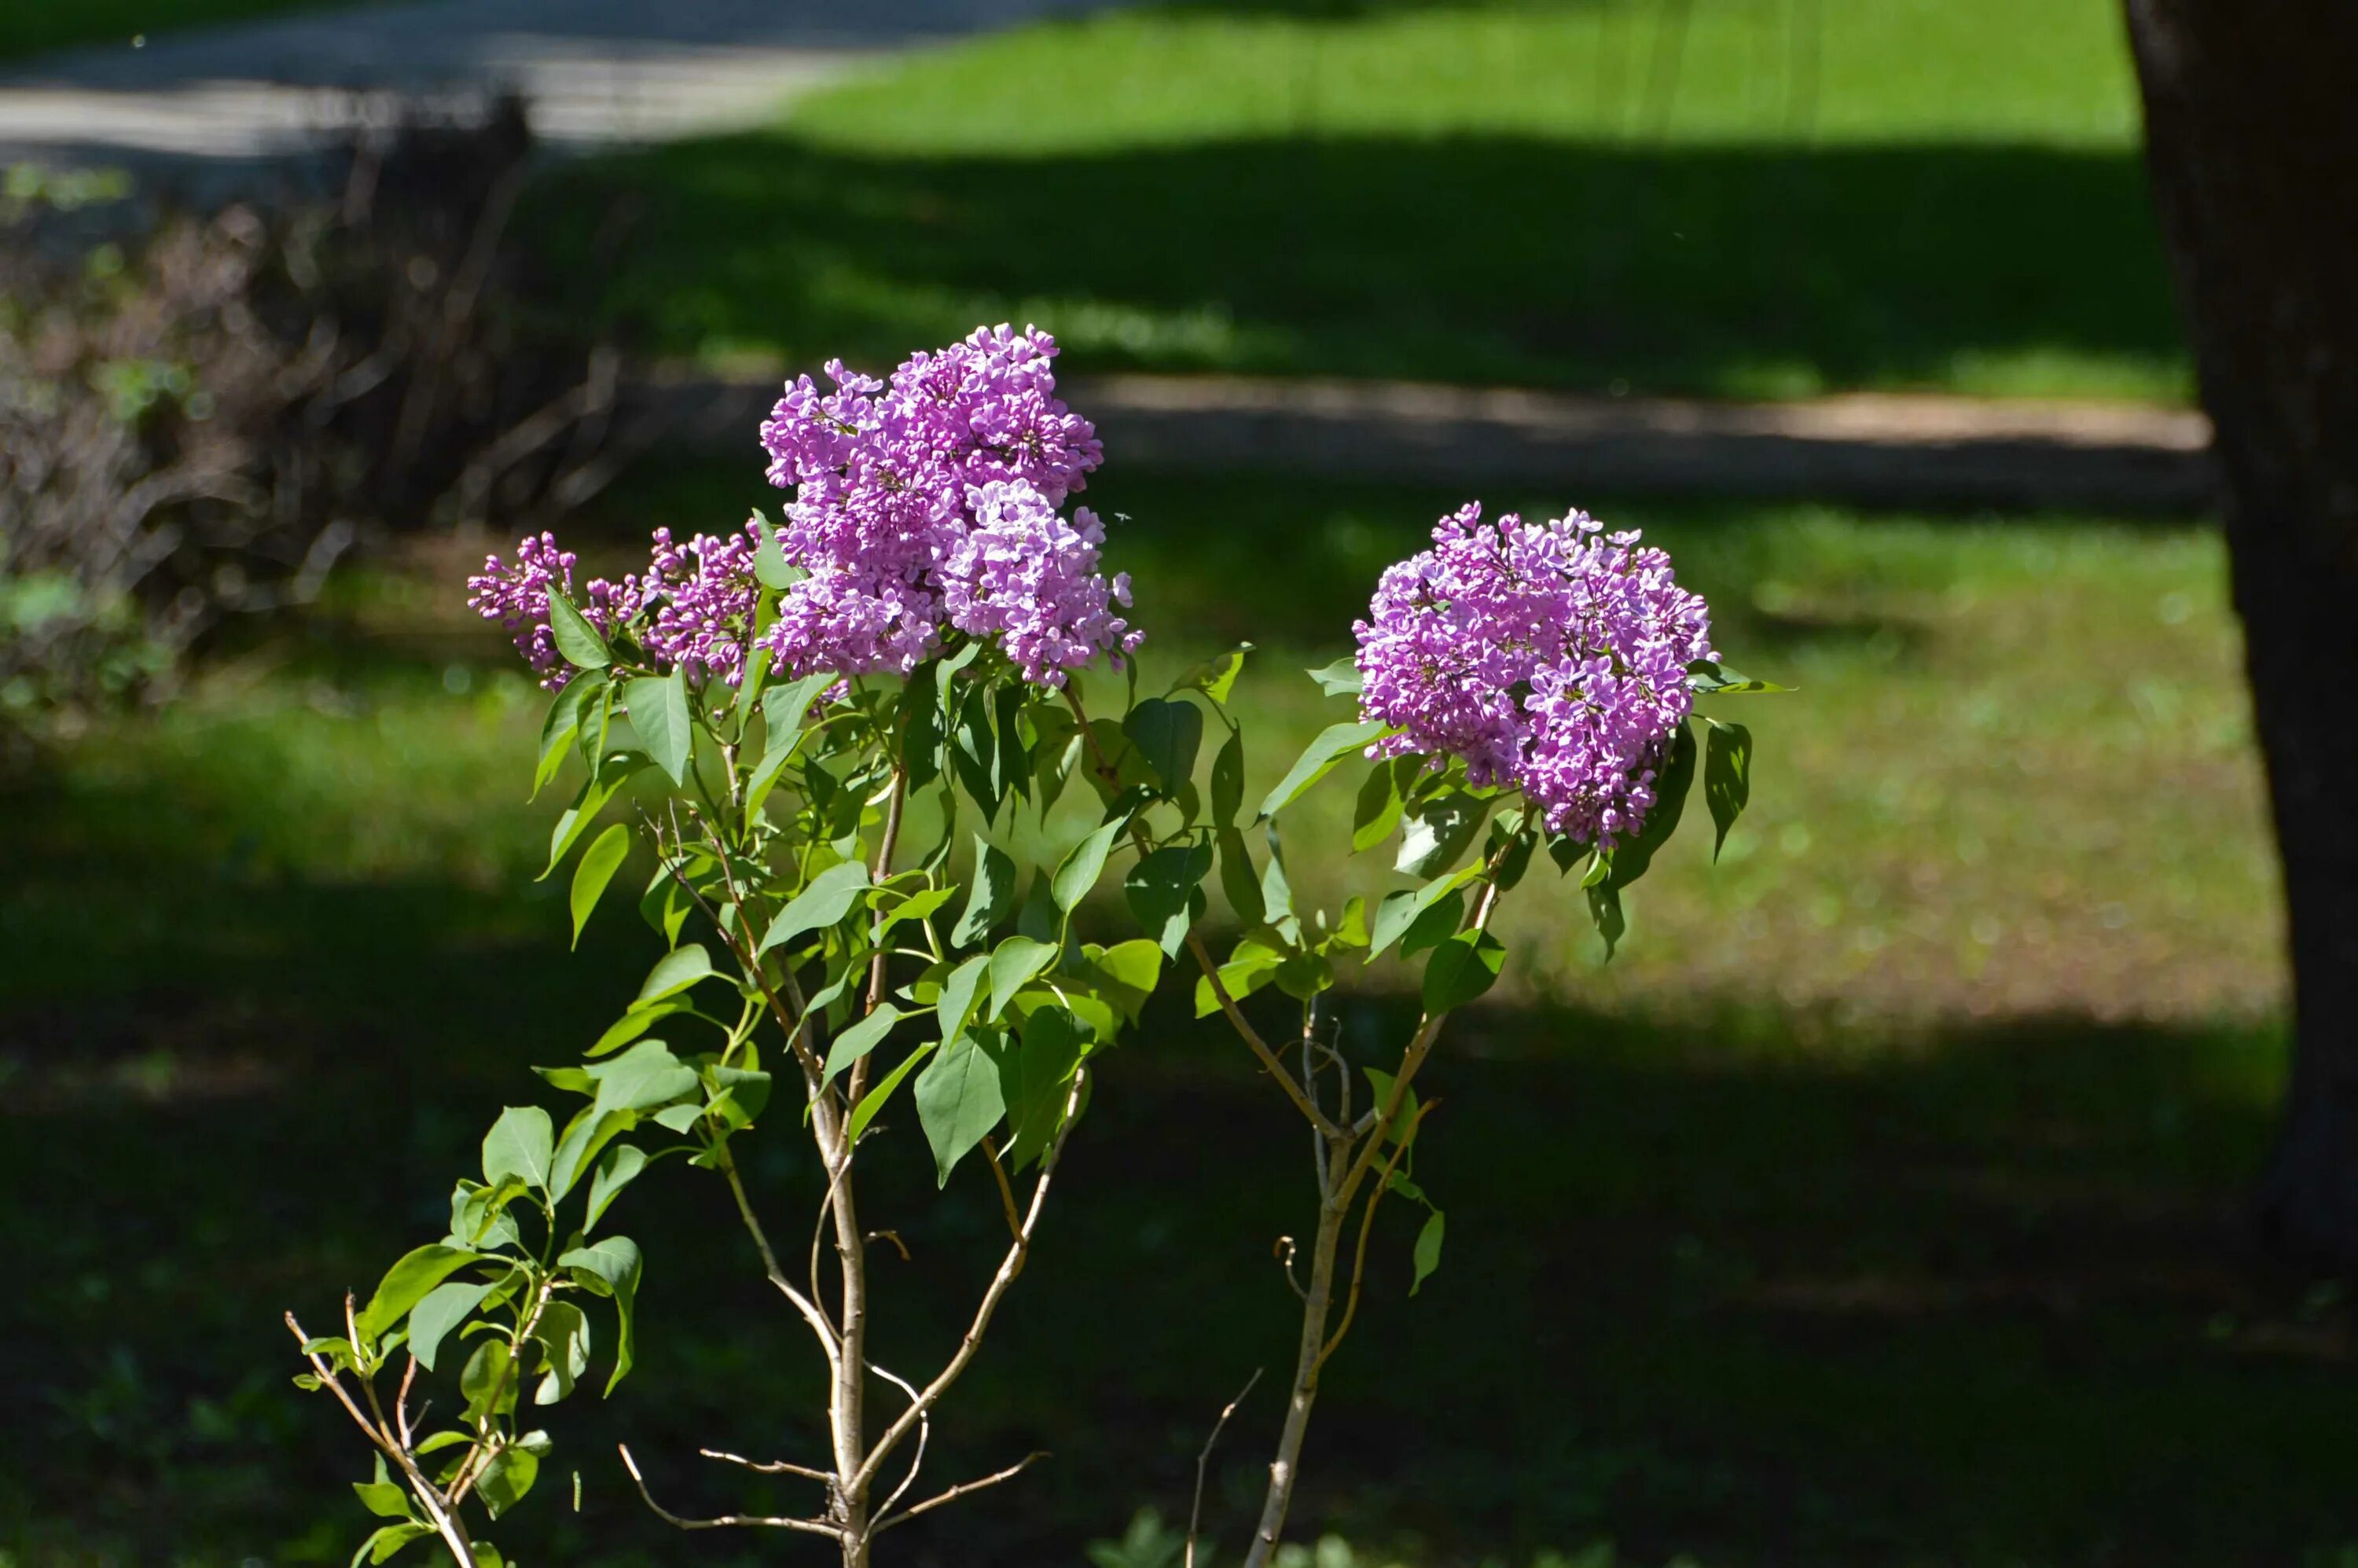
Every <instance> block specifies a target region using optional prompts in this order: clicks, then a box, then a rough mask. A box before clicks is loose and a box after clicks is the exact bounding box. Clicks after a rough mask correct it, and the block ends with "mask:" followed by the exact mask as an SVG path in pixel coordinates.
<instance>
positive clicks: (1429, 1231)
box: [1408, 1209, 1448, 1295]
mask: <svg viewBox="0 0 2358 1568" xmlns="http://www.w3.org/2000/svg"><path fill="white" fill-rule="evenodd" d="M1447 1221H1448V1217H1447V1216H1445V1215H1444V1214H1443V1213H1442V1212H1441V1211H1440V1210H1439V1209H1434V1210H1433V1212H1432V1213H1431V1214H1429V1215H1426V1216H1425V1217H1424V1228H1423V1229H1422V1230H1420V1231H1418V1232H1417V1233H1416V1277H1415V1278H1414V1279H1413V1280H1411V1281H1409V1287H1408V1293H1409V1294H1410V1295H1414V1294H1416V1292H1419V1291H1420V1290H1422V1289H1423V1288H1424V1281H1427V1280H1429V1279H1431V1278H1432V1277H1433V1271H1434V1270H1435V1269H1438V1268H1440V1267H1441V1238H1442V1233H1443V1231H1444V1229H1446V1228H1447Z"/></svg>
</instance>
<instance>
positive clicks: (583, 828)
mask: <svg viewBox="0 0 2358 1568" xmlns="http://www.w3.org/2000/svg"><path fill="white" fill-rule="evenodd" d="M645 765H646V759H645V758H644V757H642V756H640V755H639V754H638V753H637V752H631V753H629V754H627V755H622V756H617V757H611V758H609V759H607V760H606V761H605V762H603V763H601V764H600V767H599V770H598V773H597V774H596V776H594V777H592V778H591V779H590V781H589V782H588V783H587V784H583V785H582V786H581V793H580V794H579V795H576V796H574V797H573V804H572V805H571V806H567V807H566V808H565V810H564V811H563V812H562V813H561V814H560V815H559V816H557V826H556V827H554V828H552V829H551V830H550V831H549V835H548V867H547V870H546V871H542V872H541V873H540V875H541V878H546V877H547V875H548V874H549V872H550V871H555V870H557V865H558V864H559V862H561V861H562V860H564V859H565V856H566V852H567V851H568V850H569V849H572V848H573V846H574V844H575V843H576V842H577V841H579V838H580V837H581V835H582V834H584V833H586V832H588V831H589V829H590V824H591V823H592V822H594V821H596V820H597V819H598V814H599V813H600V812H601V811H603V810H605V809H606V803H607V802H608V801H610V800H611V799H613V798H614V792H615V791H617V790H619V789H621V788H622V785H623V784H625V783H626V782H628V781H629V779H630V777H631V775H632V774H633V773H637V772H638V771H639V770H640V769H641V768H643V767H644V766H645Z"/></svg>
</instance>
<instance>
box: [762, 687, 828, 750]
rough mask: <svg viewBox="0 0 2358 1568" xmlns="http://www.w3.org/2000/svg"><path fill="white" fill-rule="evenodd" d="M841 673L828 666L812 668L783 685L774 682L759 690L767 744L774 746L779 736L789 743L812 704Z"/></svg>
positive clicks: (797, 732)
mask: <svg viewBox="0 0 2358 1568" xmlns="http://www.w3.org/2000/svg"><path fill="white" fill-rule="evenodd" d="M840 678H841V677H840V676H836V675H834V674H832V673H830V672H828V671H827V670H815V671H813V672H812V673H811V674H809V675H806V676H803V677H802V678H801V679H800V680H797V681H795V682H792V683H791V684H789V685H786V686H773V687H771V688H770V689H769V690H767V691H765V692H763V694H762V722H763V724H765V725H767V726H768V727H769V731H770V739H769V747H768V748H765V750H766V749H771V748H775V747H776V746H777V745H778V744H779V742H780V741H781V740H784V741H786V742H787V743H789V744H791V743H792V741H793V740H794V738H795V736H796V735H799V734H800V733H802V730H803V725H804V723H805V722H806V720H807V719H808V718H809V716H810V710H811V705H812V704H813V703H815V702H817V700H818V699H819V697H820V696H821V695H822V694H823V693H825V692H826V690H827V687H831V686H833V685H834V684H835V683H836V682H837V681H838V679H840Z"/></svg>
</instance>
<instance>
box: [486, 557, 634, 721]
mask: <svg viewBox="0 0 2358 1568" xmlns="http://www.w3.org/2000/svg"><path fill="white" fill-rule="evenodd" d="M656 537H657V538H658V539H663V538H665V537H666V535H661V534H658V535H656ZM575 559H576V557H575V556H574V554H573V552H572V551H570V550H561V549H559V548H557V535H554V534H543V535H541V536H540V537H539V538H537V539H535V538H532V537H530V536H529V535H527V536H526V537H525V538H523V539H521V540H519V541H517V544H516V558H515V565H514V566H513V567H511V566H508V565H506V564H504V563H503V562H502V561H501V559H500V558H499V557H497V556H492V557H488V558H487V559H486V560H485V561H484V562H483V569H482V570H481V572H479V573H478V574H476V575H475V576H473V577H471V578H469V579H467V608H468V609H470V610H471V611H474V612H475V613H476V614H478V615H480V616H481V617H482V618H483V619H484V620H486V621H496V622H499V623H500V625H501V627H502V628H503V629H504V630H505V631H507V632H508V633H510V634H511V635H512V636H513V637H514V640H515V645H516V652H518V653H520V654H523V655H524V657H525V663H526V664H528V665H531V666H532V672H533V674H535V675H536V676H540V677H541V679H540V684H541V685H543V686H545V687H547V688H548V689H549V690H551V691H559V690H562V689H563V688H564V686H565V683H566V682H567V681H568V680H570V679H572V678H573V666H572V665H568V664H567V663H566V662H565V660H564V659H563V657H561V656H560V655H559V654H557V635H556V633H553V632H551V631H550V630H549V627H548V590H549V588H550V586H551V585H552V584H553V585H555V587H556V588H557V590H558V591H559V592H561V593H563V594H564V595H565V596H566V597H567V598H568V599H575V598H577V597H579V598H580V599H581V604H580V609H581V612H582V614H583V616H584V618H586V619H587V620H588V621H589V622H590V624H591V625H592V626H595V627H596V628H597V629H598V631H599V633H600V635H602V636H611V635H613V633H614V629H615V628H616V627H618V626H620V625H622V623H623V622H626V621H629V620H630V619H631V618H632V617H633V616H634V615H636V614H637V613H638V612H639V608H640V604H641V602H642V600H643V597H644V596H643V594H642V591H641V589H640V586H639V579H636V578H629V577H626V578H624V579H622V581H621V582H620V583H611V582H608V581H606V580H605V579H603V578H593V579H590V583H589V585H588V587H587V589H585V590H584V594H583V595H580V596H577V595H576V594H575V593H574V590H573V567H574V562H575Z"/></svg>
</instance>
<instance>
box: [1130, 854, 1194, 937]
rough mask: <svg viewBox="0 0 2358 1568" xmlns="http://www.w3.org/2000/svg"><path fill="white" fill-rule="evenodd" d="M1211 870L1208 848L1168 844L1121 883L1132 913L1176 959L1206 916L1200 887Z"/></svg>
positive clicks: (1133, 869) (1144, 928)
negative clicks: (1189, 932)
mask: <svg viewBox="0 0 2358 1568" xmlns="http://www.w3.org/2000/svg"><path fill="white" fill-rule="evenodd" d="M1211 870H1212V849H1211V846H1210V845H1208V844H1200V843H1191V844H1167V845H1165V846H1163V848H1162V849H1157V850H1155V851H1154V852H1153V853H1152V854H1150V855H1146V856H1144V857H1142V858H1141V860H1139V862H1138V864H1136V865H1135V866H1132V867H1131V868H1130V875H1129V876H1128V877H1127V878H1125V879H1124V880H1123V881H1122V884H1121V887H1122V892H1124V893H1125V894H1126V895H1127V896H1128V897H1129V900H1130V913H1131V914H1133V915H1135V916H1137V918H1138V924H1139V925H1140V927H1141V929H1143V930H1144V931H1145V933H1146V934H1147V935H1149V936H1151V937H1152V938H1153V939H1154V943H1155V946H1159V947H1161V948H1162V949H1163V952H1164V953H1165V954H1168V955H1172V956H1174V957H1175V956H1176V955H1177V954H1178V951H1179V945H1180V944H1181V943H1182V942H1184V941H1185V940H1186V938H1187V931H1188V928H1189V927H1190V926H1192V925H1195V922H1196V921H1197V920H1198V919H1199V918H1201V917H1202V915H1203V913H1204V893H1203V890H1202V889H1201V888H1200V887H1198V886H1197V885H1196V884H1198V883H1200V882H1201V881H1203V880H1204V878H1205V877H1206V875H1207V874H1209V873H1210V871H1211Z"/></svg>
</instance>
